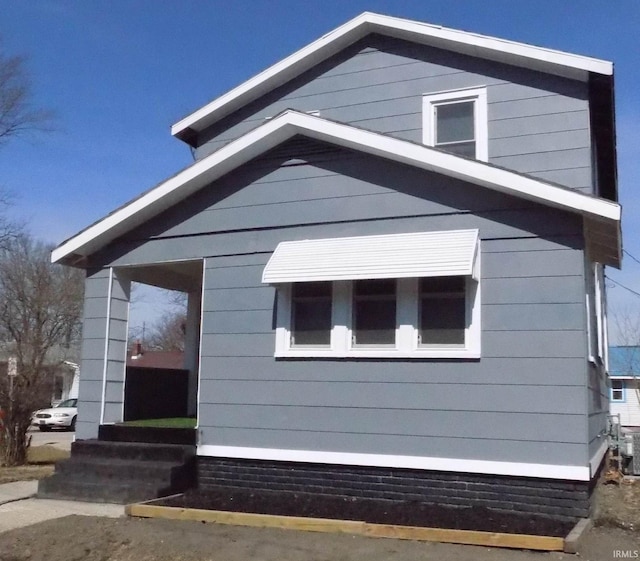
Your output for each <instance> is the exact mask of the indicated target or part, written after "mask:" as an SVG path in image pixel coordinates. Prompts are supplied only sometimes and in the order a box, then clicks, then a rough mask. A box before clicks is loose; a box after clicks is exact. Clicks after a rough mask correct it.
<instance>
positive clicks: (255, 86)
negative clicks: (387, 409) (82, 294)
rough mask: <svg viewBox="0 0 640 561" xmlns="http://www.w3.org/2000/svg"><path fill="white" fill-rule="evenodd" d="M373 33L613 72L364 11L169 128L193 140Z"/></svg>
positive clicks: (547, 66) (508, 59) (565, 71)
mask: <svg viewBox="0 0 640 561" xmlns="http://www.w3.org/2000/svg"><path fill="white" fill-rule="evenodd" d="M371 33H378V34H381V35H386V36H389V37H395V38H398V39H404V40H408V41H412V42H414V43H420V44H423V45H429V46H433V47H438V48H443V49H446V50H449V51H454V52H458V53H462V54H467V55H472V56H475V57H480V58H486V59H489V60H494V61H497V62H502V63H506V64H511V65H514V66H520V67H524V68H529V69H532V70H537V71H540V72H546V73H550V74H556V75H560V76H564V77H568V78H573V79H576V80H581V81H584V82H586V81H587V80H588V79H589V75H590V73H593V74H596V75H602V76H608V77H610V76H612V75H613V64H612V63H611V62H608V61H604V60H599V59H595V58H590V57H585V56H580V55H575V54H571V53H565V52H562V51H556V50H552V49H546V48H542V47H534V46H532V45H527V44H524V43H517V42H514V41H508V40H506V39H498V38H495V37H488V36H485V35H479V34H476V33H469V32H466V31H459V30H456V29H449V28H446V27H442V26H439V25H431V24H428V23H422V22H417V21H411V20H407V19H401V18H395V17H390V16H384V15H380V14H375V13H371V12H364V13H363V14H360V15H359V16H357V17H355V18H353V19H352V20H350V21H348V22H347V23H345V24H343V25H341V26H340V27H338V28H336V29H334V30H333V31H331V32H329V33H327V34H326V35H324V36H322V37H321V38H320V39H317V40H316V41H314V42H313V43H310V44H309V45H307V46H306V47H303V48H302V49H300V50H299V51H296V52H295V53H293V54H292V55H290V56H288V57H287V58H285V59H283V60H281V61H280V62H278V63H276V64H274V65H273V66H270V67H269V68H267V69H266V70H264V71H263V72H261V73H260V74H257V75H256V76H254V77H253V78H251V79H249V80H247V81H246V82H244V83H242V84H240V85H239V86H237V87H236V88H234V89H232V90H231V91H229V92H227V93H226V94H224V95H222V96H221V97H219V98H217V99H215V100H213V101H212V102H210V103H208V104H207V105H205V106H204V107H202V108H200V109H198V110H197V111H195V112H194V113H191V114H190V115H188V116H186V117H184V118H183V119H181V120H180V121H178V122H177V123H175V124H174V125H173V126H172V127H171V134H173V135H174V136H176V137H177V138H180V139H181V140H184V141H185V142H187V143H191V142H192V141H193V137H194V136H195V134H196V133H197V132H198V131H202V130H203V129H205V128H206V127H209V126H211V125H212V124H214V123H215V122H217V121H219V120H220V119H222V118H223V117H225V116H226V115H229V114H230V113H232V112H233V111H235V110H237V109H239V108H240V107H242V106H243V105H246V104H247V103H249V102H251V101H253V100H255V99H257V98H259V97H260V96H262V95H264V94H265V93H267V92H269V91H271V90H272V89H274V88H275V87H277V86H280V85H282V84H284V83H286V82H288V81H289V80H291V79H292V78H295V77H296V76H298V75H300V74H302V73H303V72H304V71H306V70H308V69H309V68H311V67H313V66H315V65H316V64H318V63H319V62H321V61H323V60H326V59H327V58H329V57H331V56H333V55H334V54H336V53H338V52H339V51H341V50H343V49H344V48H346V47H348V46H349V45H351V44H353V43H355V42H356V41H357V40H359V39H361V38H362V37H364V36H366V35H368V34H371Z"/></svg>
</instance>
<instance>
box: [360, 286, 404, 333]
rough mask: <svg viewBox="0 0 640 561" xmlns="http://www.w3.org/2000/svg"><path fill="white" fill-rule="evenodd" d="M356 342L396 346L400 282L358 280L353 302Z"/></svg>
mask: <svg viewBox="0 0 640 561" xmlns="http://www.w3.org/2000/svg"><path fill="white" fill-rule="evenodd" d="M353 323H354V328H353V335H354V344H355V345H395V342H396V281H395V280H394V279H391V280H387V279H384V280H371V281H369V280H365V281H356V283H355V286H354V303H353Z"/></svg>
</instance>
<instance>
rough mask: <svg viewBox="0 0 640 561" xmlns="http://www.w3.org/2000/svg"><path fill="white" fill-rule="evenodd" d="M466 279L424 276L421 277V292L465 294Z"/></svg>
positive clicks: (460, 277)
mask: <svg viewBox="0 0 640 561" xmlns="http://www.w3.org/2000/svg"><path fill="white" fill-rule="evenodd" d="M465 284H466V280H465V278H464V277H462V276H458V277H424V278H421V279H420V294H426V293H429V294H434V293H436V294H437V293H443V292H445V293H447V294H454V293H459V294H464V290H465Z"/></svg>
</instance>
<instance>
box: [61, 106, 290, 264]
mask: <svg viewBox="0 0 640 561" xmlns="http://www.w3.org/2000/svg"><path fill="white" fill-rule="evenodd" d="M291 136H293V133H292V129H291V128H290V127H289V126H288V123H287V122H286V119H282V118H279V119H273V120H272V121H268V122H267V123H265V124H264V125H262V126H261V127H258V128H257V129H254V130H253V131H251V132H249V133H248V134H246V135H244V136H242V137H240V138H238V139H237V140H235V141H233V142H231V143H229V144H227V145H226V146H224V147H223V148H221V149H220V150H218V151H217V152H214V153H213V154H211V155H209V156H208V157H206V158H203V159H202V160H200V161H198V162H196V163H194V164H193V165H191V166H189V167H188V168H186V169H184V170H182V171H181V172H179V173H177V174H176V175H174V176H173V177H171V178H169V179H167V180H166V181H164V182H162V183H160V184H159V185H157V186H156V187H154V188H153V189H151V190H150V191H148V192H146V193H145V194H143V195H141V196H140V197H138V198H137V199H134V200H133V201H131V202H130V203H128V204H126V205H125V206H123V207H121V208H119V209H118V210H116V211H115V212H113V213H111V214H110V215H108V216H107V217H105V218H104V219H102V220H100V221H98V222H96V223H95V224H93V225H92V226H89V227H88V228H87V229H85V230H83V231H82V232H80V233H79V234H77V235H76V236H73V237H72V238H70V239H68V240H67V241H65V242H63V243H62V244H60V246H58V247H57V248H56V249H54V250H53V252H52V253H51V262H52V263H57V262H58V261H60V260H62V259H64V258H65V257H67V256H68V255H70V254H72V253H74V252H78V251H79V253H80V254H81V255H89V254H90V253H92V251H95V250H96V249H98V248H100V247H102V246H103V245H104V244H105V243H107V242H109V241H111V240H113V239H115V238H117V237H118V236H120V235H122V234H124V233H126V232H127V231H129V230H130V229H131V228H133V227H135V226H137V225H138V224H141V223H143V222H144V221H145V220H148V219H150V218H152V217H153V216H155V215H157V214H159V213H160V212H162V211H163V210H166V209H167V208H169V207H170V206H171V205H172V204H175V203H177V202H178V201H180V200H182V199H184V198H186V197H187V196H189V195H190V194H192V193H195V192H196V191H197V190H198V189H200V188H202V187H204V186H205V185H207V184H208V183H211V182H212V181H214V180H216V179H217V178H218V177H221V176H222V175H224V174H225V173H228V172H229V171H231V170H233V169H235V168H237V167H238V166H240V165H242V164H243V163H245V162H247V161H249V160H250V159H252V158H254V157H256V156H259V155H260V154H262V153H263V152H265V151H266V150H268V149H269V148H271V147H273V146H276V145H278V144H280V143H281V142H283V141H285V140H287V139H288V138H290V137H291Z"/></svg>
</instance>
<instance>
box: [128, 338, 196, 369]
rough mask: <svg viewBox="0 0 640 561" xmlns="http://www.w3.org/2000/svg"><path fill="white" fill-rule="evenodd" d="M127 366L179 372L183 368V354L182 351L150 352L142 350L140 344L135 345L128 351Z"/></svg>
mask: <svg viewBox="0 0 640 561" xmlns="http://www.w3.org/2000/svg"><path fill="white" fill-rule="evenodd" d="M127 366H129V367H134V368H159V369H161V370H162V369H169V370H181V369H183V368H184V353H183V352H182V351H150V350H146V349H144V348H143V346H142V344H141V343H135V344H134V345H133V347H132V348H130V349H129V352H128V355H127Z"/></svg>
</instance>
